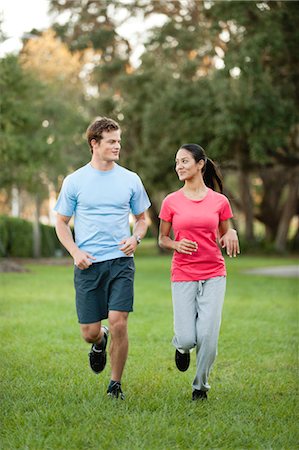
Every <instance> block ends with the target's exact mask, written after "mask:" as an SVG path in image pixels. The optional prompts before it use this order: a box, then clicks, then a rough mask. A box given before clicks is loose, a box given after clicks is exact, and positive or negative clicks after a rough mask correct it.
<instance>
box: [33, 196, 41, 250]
mask: <svg viewBox="0 0 299 450" xmlns="http://www.w3.org/2000/svg"><path fill="white" fill-rule="evenodd" d="M34 200H35V213H34V221H33V228H32V230H33V257H34V258H40V256H41V229H40V223H39V217H40V209H41V198H40V195H39V194H38V193H37V194H35V198H34Z"/></svg>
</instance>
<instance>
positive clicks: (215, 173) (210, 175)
mask: <svg viewBox="0 0 299 450" xmlns="http://www.w3.org/2000/svg"><path fill="white" fill-rule="evenodd" d="M203 179H204V182H205V184H206V186H208V187H209V188H211V189H213V191H219V192H221V193H222V192H223V185H222V179H221V175H220V172H219V170H218V168H217V166H216V165H215V163H214V162H213V161H212V160H211V159H210V158H206V163H205V166H204V169H203Z"/></svg>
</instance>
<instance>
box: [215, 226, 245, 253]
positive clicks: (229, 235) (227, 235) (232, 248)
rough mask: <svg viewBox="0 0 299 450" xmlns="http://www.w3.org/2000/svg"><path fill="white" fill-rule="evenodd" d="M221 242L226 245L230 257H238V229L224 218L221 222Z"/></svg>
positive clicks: (219, 228) (223, 245)
mask: <svg viewBox="0 0 299 450" xmlns="http://www.w3.org/2000/svg"><path fill="white" fill-rule="evenodd" d="M218 230H219V235H220V239H219V244H220V245H221V247H222V248H225V247H226V253H227V255H228V256H230V257H232V256H233V257H236V256H237V255H238V254H239V253H240V246H239V239H238V235H237V231H236V230H234V229H233V228H231V227H230V224H229V221H228V220H224V221H223V222H220V223H219V227H218Z"/></svg>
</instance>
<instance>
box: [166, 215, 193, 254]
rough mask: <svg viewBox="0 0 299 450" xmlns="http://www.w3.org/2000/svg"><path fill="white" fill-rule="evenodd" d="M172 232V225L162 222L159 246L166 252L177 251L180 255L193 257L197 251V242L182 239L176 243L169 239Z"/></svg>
mask: <svg viewBox="0 0 299 450" xmlns="http://www.w3.org/2000/svg"><path fill="white" fill-rule="evenodd" d="M170 230H171V223H170V222H165V220H161V221H160V230H159V246H160V247H161V248H164V249H165V250H175V251H177V252H178V253H184V254H185V255H192V253H193V252H195V251H196V250H197V242H193V241H190V240H189V239H182V240H180V241H174V240H173V239H171V238H170V237H169V234H170Z"/></svg>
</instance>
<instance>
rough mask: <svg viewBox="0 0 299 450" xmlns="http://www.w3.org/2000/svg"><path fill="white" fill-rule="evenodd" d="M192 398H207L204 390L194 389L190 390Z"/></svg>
mask: <svg viewBox="0 0 299 450" xmlns="http://www.w3.org/2000/svg"><path fill="white" fill-rule="evenodd" d="M192 400H208V396H207V393H206V391H201V390H198V389H194V391H193V392H192Z"/></svg>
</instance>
